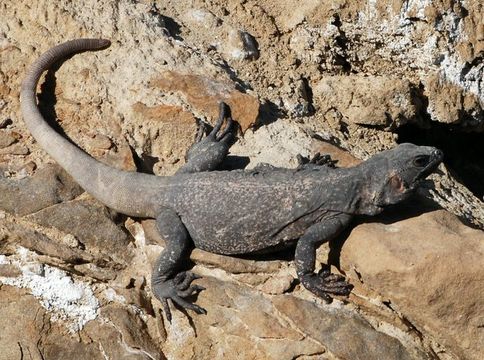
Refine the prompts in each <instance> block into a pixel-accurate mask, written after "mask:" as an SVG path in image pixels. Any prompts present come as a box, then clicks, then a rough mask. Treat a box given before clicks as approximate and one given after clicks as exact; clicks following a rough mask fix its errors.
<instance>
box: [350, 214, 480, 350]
mask: <svg viewBox="0 0 484 360" xmlns="http://www.w3.org/2000/svg"><path fill="white" fill-rule="evenodd" d="M420 207H421V206H420ZM417 214H418V213H417ZM407 217H408V218H407ZM483 244H484V233H483V232H482V231H480V230H475V229H471V228H469V227H466V226H465V225H463V224H462V223H460V222H459V221H458V220H457V218H456V217H455V216H454V215H451V214H449V213H447V212H446V211H444V210H437V211H432V212H429V213H424V214H421V215H417V216H416V213H415V210H413V212H412V211H410V212H409V210H407V211H406V212H405V211H402V208H399V210H396V211H393V212H392V213H390V214H388V215H386V216H383V217H381V218H380V219H379V220H376V221H375V222H372V223H366V224H361V225H359V226H357V227H356V228H355V229H354V230H353V231H352V232H351V235H350V236H349V238H348V239H347V240H346V241H345V243H344V245H343V248H342V252H341V265H342V267H343V268H344V269H348V270H349V269H352V272H353V273H357V274H358V278H359V279H360V280H361V282H363V284H364V285H365V286H366V287H369V288H371V289H374V290H376V291H377V292H378V293H380V294H382V296H383V297H384V298H385V299H387V300H386V301H387V302H388V303H389V304H391V307H392V308H393V309H395V310H397V311H398V312H399V313H401V314H402V316H404V317H405V318H406V319H407V321H409V322H410V323H411V324H412V325H413V326H414V327H415V328H416V329H418V330H419V331H421V332H426V333H429V334H430V335H431V336H432V337H433V338H434V339H436V340H437V341H438V342H439V343H441V344H442V345H443V346H445V348H446V349H447V351H448V353H450V354H454V356H456V357H457V358H467V359H476V360H477V359H480V358H481V355H482V353H483V350H484V348H483V344H484V337H483V336H484V334H483V333H482V331H481V329H480V328H481V327H482V322H483V320H484V318H483V314H484V301H483V298H482V296H481V295H482V293H484V273H483V272H482V269H483V267H484V260H483V259H484V256H483V255H484V245H483ZM365 249H370V250H365ZM353 281H355V282H356V281H358V280H357V279H356V278H354V279H353ZM443 329H445V331H443ZM471 339H472V340H471Z"/></svg>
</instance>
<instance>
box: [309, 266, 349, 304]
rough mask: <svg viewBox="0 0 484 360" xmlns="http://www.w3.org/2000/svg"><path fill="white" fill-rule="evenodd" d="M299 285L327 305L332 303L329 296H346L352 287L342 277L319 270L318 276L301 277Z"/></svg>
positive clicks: (312, 274)
mask: <svg viewBox="0 0 484 360" xmlns="http://www.w3.org/2000/svg"><path fill="white" fill-rule="evenodd" d="M301 283H302V284H303V285H304V287H305V288H306V289H308V290H309V291H311V292H312V293H314V294H316V295H318V296H319V297H321V298H322V299H324V301H326V302H327V303H330V302H331V301H332V298H331V296H330V295H329V294H333V295H342V296H348V295H349V294H350V292H351V289H353V285H351V284H349V283H348V282H346V281H345V279H344V276H342V275H338V274H332V273H330V272H329V270H321V271H320V272H319V273H318V274H314V273H311V274H305V275H303V276H302V277H301Z"/></svg>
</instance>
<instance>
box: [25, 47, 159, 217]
mask: <svg viewBox="0 0 484 360" xmlns="http://www.w3.org/2000/svg"><path fill="white" fill-rule="evenodd" d="M110 44H111V42H110V41H109V40H105V39H76V40H71V41H67V42H65V43H63V44H60V45H57V46H55V47H53V48H51V49H49V50H48V51H46V52H45V53H44V54H42V55H41V56H40V57H39V58H38V59H37V60H36V61H35V62H34V63H33V64H32V66H31V67H30V68H29V70H28V71H27V75H26V77H25V79H24V81H23V82H22V89H21V91H20V104H21V109H22V114H23V118H24V121H25V124H26V125H27V127H28V129H29V130H30V132H31V133H32V136H33V137H34V138H35V140H37V142H38V143H39V145H40V146H41V147H42V148H43V149H44V150H45V151H47V153H48V154H49V155H50V156H51V157H52V158H53V159H54V160H55V161H57V162H58V163H59V164H60V165H61V166H62V167H63V168H64V169H65V170H66V171H67V172H68V173H69V174H70V175H71V176H72V177H73V178H74V179H75V180H76V181H77V182H78V183H79V185H81V186H82V187H83V188H84V190H86V191H87V192H88V193H90V194H91V195H92V196H94V197H95V198H97V199H98V200H100V201H101V202H103V203H104V204H106V205H107V206H109V207H111V208H113V209H115V210H117V211H119V212H122V213H124V214H127V215H133V216H153V215H152V212H153V211H152V209H149V208H148V207H149V206H148V205H147V204H146V203H143V202H142V201H139V202H138V201H137V200H136V198H134V199H133V197H135V194H133V192H135V193H136V192H138V191H143V190H146V189H142V188H143V187H145V186H146V185H149V184H150V183H152V182H153V179H151V178H153V177H154V176H150V175H146V174H139V173H131V172H126V171H122V170H118V169H115V168H112V167H109V166H107V165H105V164H103V163H101V162H99V161H97V160H96V159H94V158H92V157H91V156H90V155H88V154H87V153H85V152H84V151H83V150H81V149H79V148H78V147H76V146H75V145H73V144H72V143H70V142H69V141H68V140H67V139H65V138H64V137H63V136H61V135H60V134H58V133H57V132H56V131H55V130H54V129H53V128H51V127H50V126H49V124H48V123H47V122H46V121H45V120H44V118H43V117H42V115H41V113H40V111H39V108H38V106H37V99H36V89H37V84H38V82H39V79H40V77H41V75H42V73H43V72H44V71H46V70H48V69H49V68H50V67H51V66H52V65H53V64H55V63H56V62H58V61H60V60H62V59H64V58H66V57H67V56H70V55H73V54H76V53H79V52H82V51H86V50H100V49H104V48H106V47H108V46H109V45H110ZM136 184H138V185H139V186H138V187H136V186H135V185H136Z"/></svg>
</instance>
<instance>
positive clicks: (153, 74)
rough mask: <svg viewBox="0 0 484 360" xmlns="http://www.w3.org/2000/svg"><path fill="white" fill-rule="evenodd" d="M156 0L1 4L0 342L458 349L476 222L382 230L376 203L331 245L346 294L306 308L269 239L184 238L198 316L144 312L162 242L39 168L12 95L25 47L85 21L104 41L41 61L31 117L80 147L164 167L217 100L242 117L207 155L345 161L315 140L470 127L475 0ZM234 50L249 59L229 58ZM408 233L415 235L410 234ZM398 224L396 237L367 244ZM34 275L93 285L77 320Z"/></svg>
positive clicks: (91, 346)
mask: <svg viewBox="0 0 484 360" xmlns="http://www.w3.org/2000/svg"><path fill="white" fill-rule="evenodd" d="M158 6H159V8H157V7H156V6H153V5H152V4H151V3H150V2H148V1H135V2H133V1H129V0H120V1H117V2H112V1H108V0H101V1H93V0H79V1H70V2H69V1H64V2H49V3H48V2H46V1H40V2H32V1H27V0H18V1H16V2H14V3H12V4H11V5H0V7H1V9H2V11H1V13H2V15H3V17H2V19H3V22H2V23H1V24H0V63H1V64H2V66H1V68H2V69H1V71H0V111H1V119H0V129H1V131H0V138H2V139H0V141H4V143H3V144H8V145H6V146H5V147H3V148H2V149H0V169H1V174H2V175H1V176H0V209H3V210H5V211H6V212H4V211H0V276H2V280H1V282H0V326H2V327H1V328H2V334H1V336H0V358H2V357H3V356H5V357H6V358H8V359H10V358H20V357H22V356H24V357H25V356H26V355H25V354H28V356H30V357H32V358H34V359H35V358H37V359H42V358H44V359H57V358H59V359H66V358H68V359H69V358H76V359H105V358H106V357H108V358H115V359H117V358H130V359H148V358H151V359H162V358H175V359H189V358H191V359H194V358H202V359H203V358H219V357H227V358H229V357H231V356H233V354H239V355H240V357H242V358H253V359H286V358H289V359H292V358H300V359H304V358H305V359H310V358H316V359H325V358H327V359H335V358H359V357H365V358H383V359H386V358H391V357H394V358H415V359H439V360H456V359H460V358H463V359H473V358H476V354H478V352H479V350H480V349H478V348H477V347H478V345H479V342H480V343H482V342H483V341H482V339H481V337H480V336H481V335H480V333H479V330H478V329H480V327H482V326H481V325H482V321H481V320H476V319H478V311H480V312H481V313H482V306H481V300H480V299H481V298H482V296H481V295H480V294H478V292H479V291H481V292H482V289H481V286H480V283H478V282H477V281H475V282H474V283H473V284H474V286H473V287H471V286H470V285H469V282H470V281H471V280H472V281H474V280H475V279H477V280H481V278H482V270H480V269H482V266H481V268H480V269H479V268H478V267H477V266H478V265H481V263H480V262H479V261H480V259H479V258H478V255H479V254H480V251H481V250H480V249H479V248H478V247H477V246H475V241H476V240H475V239H476V238H477V235H475V234H477V232H476V231H475V230H472V231H471V232H469V233H468V232H467V231H468V230H467V229H466V228H464V227H461V225H460V224H459V225H457V224H454V223H453V222H452V221H450V220H448V219H447V218H446V217H444V216H442V219H443V220H442V219H440V220H438V221H437V220H435V219H433V220H432V219H430V220H429V216H428V214H425V215H419V213H418V212H417V214H415V213H412V216H417V217H416V218H415V219H413V218H412V219H406V220H404V221H403V220H402V221H401V222H403V223H404V224H407V222H410V225H411V227H412V228H411V229H407V225H405V228H403V227H402V229H401V230H398V229H397V230H398V231H395V228H394V226H395V225H394V224H391V225H390V224H386V225H382V227H383V228H384V229H385V230H381V228H380V226H379V225H377V224H378V222H380V221H385V218H384V217H381V218H378V219H376V220H375V222H371V223H368V224H366V225H360V226H358V227H356V229H355V230H354V234H356V235H358V234H360V235H361V236H363V235H364V236H363V237H368V239H367V240H366V243H367V244H371V248H370V249H371V251H366V250H365V245H364V244H360V243H359V241H358V240H359V239H358V238H356V235H352V236H351V237H350V240H348V242H347V243H346V244H345V245H344V246H343V248H342V257H341V259H340V260H341V261H340V262H341V267H342V270H346V273H347V274H348V275H350V277H351V281H352V282H353V283H354V284H355V291H354V294H353V295H352V296H350V298H349V299H348V300H347V303H343V302H342V301H339V300H335V301H334V302H333V304H331V305H322V304H321V301H319V300H318V299H316V298H315V297H314V296H313V295H312V294H310V293H309V292H308V291H306V290H305V289H304V288H302V287H301V286H300V284H298V281H297V280H295V269H294V263H293V261H292V254H291V252H290V251H289V252H287V253H284V254H281V258H279V257H278V255H277V256H275V257H271V258H270V260H269V261H265V260H267V257H255V258H243V259H240V258H229V257H225V256H219V255H215V254H208V253H205V252H203V251H200V250H196V251H194V252H193V254H192V258H191V259H192V261H194V262H195V263H196V265H195V268H194V272H196V273H198V274H201V275H203V276H204V277H205V278H203V279H198V280H196V282H197V283H200V284H203V285H205V286H206V287H207V290H205V291H202V292H201V293H200V294H199V295H198V297H197V296H195V297H196V302H197V303H198V304H200V305H202V306H204V307H206V308H207V310H208V314H207V316H197V315H195V314H193V313H192V312H191V311H188V312H186V313H183V312H180V311H174V312H173V313H174V319H173V322H172V324H169V323H167V322H164V321H163V316H160V315H159V311H158V310H159V309H158V307H159V306H160V305H159V302H158V301H157V300H156V299H154V298H153V297H152V294H151V291H150V285H149V276H150V272H151V269H150V268H151V264H152V263H153V261H154V258H155V257H156V256H157V255H158V254H159V251H160V250H161V246H160V245H162V244H163V242H162V239H159V238H157V237H156V235H157V234H156V233H155V232H154V231H153V221H151V225H149V226H151V230H148V228H147V224H148V223H150V221H143V222H142V224H141V223H140V222H139V220H138V219H130V218H125V217H116V218H115V217H114V215H113V214H111V213H109V212H107V211H106V209H105V208H104V207H102V206H100V205H99V204H98V203H96V202H94V201H92V200H89V198H88V197H87V195H86V196H83V197H81V198H79V199H76V198H77V197H78V196H79V195H80V194H81V193H82V189H80V188H79V187H78V185H77V184H75V182H74V181H73V180H72V179H70V178H69V177H68V176H67V175H66V174H65V173H63V172H61V171H60V170H58V168H56V167H54V166H52V165H47V166H46V164H48V163H49V162H52V159H50V158H49V157H48V155H47V154H46V153H45V151H44V150H42V149H40V148H39V147H38V145H37V144H36V143H35V141H33V140H32V138H31V137H30V136H29V132H28V130H27V129H26V127H25V125H24V123H23V121H22V115H21V112H20V106H19V91H20V85H21V81H22V79H23V76H24V74H25V71H26V68H27V66H28V64H31V63H32V61H33V60H34V59H36V58H37V57H38V56H39V55H40V54H41V53H42V52H43V51H45V50H47V49H48V48H50V47H51V46H53V45H55V44H58V43H61V42H62V41H65V39H66V38H75V37H78V36H80V35H79V34H82V36H92V37H95V36H96V37H97V36H99V37H106V38H109V39H111V40H112V45H111V47H110V48H109V49H106V50H103V51H99V52H86V53H83V54H80V55H76V56H73V57H72V58H70V59H68V60H66V61H65V62H63V63H62V64H61V66H60V67H59V68H58V69H56V70H55V71H51V72H50V73H49V75H47V76H46V77H43V79H42V81H41V82H42V84H39V90H38V94H37V98H38V101H39V105H40V107H41V111H42V113H43V114H44V116H45V117H46V118H47V120H48V121H49V122H51V123H54V122H57V123H58V125H59V127H60V128H62V132H63V133H65V134H66V136H67V137H68V138H69V139H71V140H72V141H73V142H74V143H76V144H78V145H79V146H80V147H81V148H82V149H85V150H86V151H87V152H88V153H90V154H91V155H93V156H94V157H96V158H97V159H99V160H101V161H103V162H105V163H107V164H110V165H111V166H115V167H117V168H120V169H125V170H130V171H133V170H139V171H143V172H146V173H154V174H157V175H170V174H173V173H174V172H175V171H176V170H177V168H178V167H179V166H181V165H182V164H183V163H184V155H185V151H186V149H187V148H188V147H189V146H190V145H191V142H192V140H193V136H194V134H195V132H196V128H197V122H198V121H204V122H210V123H211V124H213V123H214V121H215V119H216V117H217V115H218V106H217V102H218V101H219V100H224V101H227V102H228V103H229V105H231V107H232V112H233V117H234V119H236V120H238V121H239V122H240V123H241V125H242V130H243V131H244V137H243V138H241V139H239V141H238V142H237V143H236V144H235V145H234V147H233V148H232V154H231V156H232V158H231V159H229V160H230V161H231V163H230V164H224V168H230V169H232V168H235V167H240V166H245V165H247V164H248V167H249V168H251V167H254V166H256V165H257V164H260V163H269V164H272V165H274V166H284V167H295V166H297V161H296V156H297V154H298V153H300V154H302V155H304V156H309V155H310V154H314V153H315V152H316V151H320V152H323V153H330V154H331V155H332V156H333V157H334V158H335V159H338V160H339V163H338V165H340V166H347V165H353V164H356V163H357V160H355V159H352V158H351V157H350V156H348V154H347V153H342V152H341V151H340V150H339V149H335V148H334V147H331V146H328V145H326V144H323V143H321V140H325V141H328V142H330V143H331V144H334V145H336V146H338V147H339V148H342V149H347V150H348V151H350V152H351V154H353V155H354V156H357V157H358V158H359V159H365V158H367V157H369V156H371V155H372V154H374V153H376V152H378V151H381V150H384V149H387V148H389V147H392V146H394V145H395V144H396V143H397V141H398V134H397V133H398V132H399V130H400V129H399V128H398V127H399V126H401V125H402V124H405V123H406V122H410V121H411V122H415V123H416V124H418V125H426V126H430V129H432V127H433V126H434V125H435V122H439V124H438V126H439V127H442V128H444V129H446V130H449V131H450V129H451V128H452V129H453V128H454V127H459V128H463V129H466V130H468V131H473V132H477V131H481V130H482V128H483V125H482V124H483V117H482V108H483V106H482V105H483V95H482V89H483V86H482V79H483V76H482V72H483V69H484V68H483V66H482V55H481V53H482V50H483V46H484V45H483V42H482V26H481V23H482V19H481V18H482V9H481V7H480V6H481V5H480V3H479V2H476V1H465V2H462V1H454V2H428V1H427V2H422V1H420V2H419V1H416V2H415V1H414V2H402V1H388V0H376V1H371V2H348V1H346V2H341V1H336V2H321V1H315V0H305V1H302V2H301V1H300V2H297V1H294V0H281V1H275V0H264V1H259V2H257V1H229V2H226V3H223V4H222V2H220V1H206V0H197V1H195V2H190V4H188V3H184V2H180V1H173V0H167V1H164V2H163V4H162V5H160V4H158ZM39 14H41V16H39ZM254 19H257V21H254ZM247 34H250V35H251V36H252V37H253V38H251V37H249V36H248V35H247ZM255 39H256V41H255ZM234 50H235V55H237V56H236V57H238V56H239V55H240V56H241V57H252V58H253V59H251V60H250V61H247V60H249V59H247V60H243V61H240V60H239V59H236V58H234V57H233V56H232V55H231V54H232V53H233V51H234ZM328 90H329V91H330V92H328ZM350 95H351V96H352V97H353V100H351V99H350ZM424 120H425V121H424ZM424 122H425V124H424ZM416 131H417V130H416ZM5 134H8V135H5ZM12 134H13V136H15V137H16V140H15V141H14V142H12V139H11V138H10V136H11V135H12ZM15 134H18V138H17V135H15ZM93 136H95V137H94V138H93ZM5 138H6V141H5ZM408 140H412V139H411V138H409V139H408ZM29 164H30V165H29ZM32 164H35V165H32ZM23 167H24V168H23ZM36 167H38V170H36V169H35V168H36ZM22 168H23V169H22ZM53 169H54V170H53ZM32 173H33V175H32V176H30V175H31V174H32ZM442 173H443V174H444V175H440V178H439V175H437V177H435V178H434V182H435V184H436V185H435V187H436V190H435V189H433V188H432V187H426V188H424V189H423V190H422V192H423V193H426V194H427V196H428V195H429V194H432V193H433V195H432V196H434V198H435V199H437V200H438V201H439V202H440V203H441V204H442V206H445V207H446V208H447V209H450V210H451V211H453V212H455V213H458V214H460V215H461V216H463V217H466V218H468V219H469V221H472V223H473V224H475V225H476V226H481V227H482V226H483V225H482V224H483V223H484V214H483V213H482V208H483V207H482V201H480V200H479V199H476V197H474V196H473V195H472V194H471V193H470V192H469V191H466V190H467V189H465V188H464V187H463V186H462V185H461V184H459V183H458V182H457V181H456V180H455V179H454V178H452V177H451V176H449V175H448V174H447V175H446V170H445V169H444V168H443V169H442ZM73 199H76V200H73ZM419 206H420V205H419ZM399 209H400V208H399ZM398 211H399V212H400V213H402V214H403V210H402V209H400V210H398ZM28 214H32V215H31V216H28V217H26V215H28ZM431 214H433V213H431ZM417 220H418V221H417ZM412 221H416V222H415V223H414V222H412ZM439 221H440V222H442V224H443V225H441V226H437V225H436V224H439ZM401 222H398V223H397V224H400V223H401ZM122 223H124V226H125V228H126V229H127V230H128V231H129V232H131V234H132V235H133V238H131V237H129V236H128V235H127V233H126V232H125V231H124V229H123V228H122V226H121V224H122ZM365 226H366V227H365ZM398 226H400V225H398ZM402 226H403V225H402ZM362 229H368V231H369V233H368V234H366V233H365V234H361V231H363V230H362ZM389 229H390V230H389ZM365 231H366V230H365ZM429 231H432V234H433V235H432V236H431V238H430V239H428V237H425V238H423V236H424V235H425V234H427V232H429ZM403 233H405V234H410V235H411V236H412V238H409V239H406V238H405V239H401V241H398V243H397V245H398V246H395V244H389V243H388V241H389V240H391V239H393V238H394V237H397V235H398V234H403ZM383 235H385V236H383ZM466 236H468V237H469V239H466V238H465V237H466ZM379 237H381V238H382V239H379V242H377V241H375V239H378V238H379ZM397 238H398V237H397ZM398 239H399V238H398ZM361 240H364V239H361ZM437 240H438V242H436V241H437ZM473 241H474V242H473ZM481 242H482V241H481ZM352 244H355V245H352ZM405 244H408V245H409V246H411V248H404V246H405ZM462 244H463V245H462ZM459 245H462V246H459ZM383 246H387V247H385V248H382V247H383ZM392 246H393V247H392ZM430 246H431V247H430ZM472 246H475V247H472ZM466 248H467V249H474V253H470V254H467V253H465V249H466ZM476 249H477V250H476ZM469 251H470V250H469ZM326 253H327V247H323V248H322V249H321V250H320V251H318V254H319V255H318V256H319V258H318V259H319V260H321V261H326V256H325V255H324V254H326ZM329 253H330V257H331V258H333V257H334V256H335V254H336V253H337V251H336V252H335V251H334V249H333V248H331V249H330V251H329ZM437 256H440V257H439V258H437ZM481 257H482V255H481ZM409 258H411V259H410V260H409ZM442 259H444V260H445V261H442ZM411 264H413V265H411ZM352 267H355V268H356V270H357V271H358V273H357V272H356V271H352ZM59 269H62V270H64V271H67V272H68V273H64V272H61V271H60V270H59ZM417 270H419V271H420V272H419V273H418V274H417V273H414V271H417ZM26 274H27V275H28V276H30V277H31V278H34V277H35V279H37V280H39V279H40V280H39V281H41V284H42V286H44V287H40V288H38V289H41V291H40V293H36V296H39V299H38V300H37V299H34V298H33V297H32V296H30V295H29V293H28V292H27V291H24V290H18V289H14V288H13V287H11V286H9V285H7V283H6V282H8V281H9V280H8V279H11V278H18V279H17V282H16V285H15V286H17V287H20V286H23V283H22V281H27V280H28V278H27V276H26ZM46 274H47V275H49V276H46ZM56 274H57V275H56ZM358 274H360V277H361V279H362V280H363V283H360V282H358ZM54 275H55V276H54ZM52 276H54V277H52ZM6 278H8V279H6ZM53 279H56V281H60V280H62V281H65V283H62V282H61V283H62V284H66V286H67V285H72V284H83V286H82V287H81V288H82V289H83V292H85V293H88V294H91V295H93V296H94V297H95V298H96V299H97V300H96V301H97V302H98V303H97V305H96V306H97V307H94V308H92V307H91V308H88V310H89V311H90V313H89V314H90V316H91V315H92V316H93V319H91V320H90V321H89V322H87V323H86V322H85V321H84V320H85V319H86V318H82V319H81V320H82V321H81V322H79V318H76V317H75V315H76V314H79V311H80V310H82V309H79V307H76V306H74V305H75V304H74V303H75V301H73V302H72V303H71V304H68V305H73V306H72V307H68V308H67V309H68V310H65V309H64V310H63V311H64V312H59V311H58V310H59V309H58V308H56V307H55V306H52V304H53V302H52V300H54V298H50V299H48V300H49V301H47V302H46V299H47V298H46V297H45V296H44V297H42V296H43V295H55V296H57V295H58V296H60V297H61V298H62V299H64V300H69V299H68V298H67V299H66V298H65V297H62V295H63V293H65V292H63V291H62V290H64V289H63V288H62V287H60V290H61V291H59V292H58V293H52V292H51V291H50V290H51V287H50V286H51V285H53V281H51V280H53ZM481 282H482V281H481ZM57 284H58V282H57ZM58 289H59V287H58ZM32 291H33V290H32ZM282 294H284V295H282ZM64 295H65V294H64ZM74 295H76V294H74ZM459 295H461V296H459ZM73 299H74V300H76V299H77V297H76V296H74V298H73ZM91 299H93V298H91ZM304 299H306V300H304ZM190 300H192V299H190ZM194 300H195V299H194ZM12 304H14V305H15V306H13V305H12ZM472 304H474V307H472ZM44 306H45V308H47V309H48V310H45V308H44ZM93 309H94V310H93ZM81 313H82V311H81ZM476 314H477V315H476ZM34 315H35V316H34ZM60 315H62V316H64V317H62V316H60ZM68 315H69V316H68ZM459 315H463V316H462V317H459ZM466 322H467V323H466ZM80 324H81V325H82V326H80ZM69 331H73V334H72V335H71V333H69ZM481 352H482V351H481Z"/></svg>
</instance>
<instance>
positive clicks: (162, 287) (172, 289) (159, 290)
mask: <svg viewBox="0 0 484 360" xmlns="http://www.w3.org/2000/svg"><path fill="white" fill-rule="evenodd" d="M198 278H200V276H199V275H196V274H193V273H191V272H188V271H183V272H180V273H178V274H176V275H175V277H174V278H172V279H168V280H164V281H159V280H157V279H153V280H152V285H151V286H152V291H153V293H154V294H155V296H156V298H157V299H158V300H160V301H161V305H162V307H163V311H164V312H165V315H166V318H167V320H168V321H169V322H171V319H172V314H171V310H170V307H169V305H168V299H170V300H171V301H172V302H174V303H176V304H177V305H179V306H181V307H182V308H185V309H189V310H192V311H194V312H196V313H197V314H206V313H207V311H206V310H205V309H204V308H202V307H200V306H198V305H195V304H192V303H190V302H188V301H187V300H185V298H186V297H188V296H191V295H193V294H196V293H199V292H200V291H202V290H205V288H204V287H203V286H200V285H191V282H192V281H193V280H195V279H198Z"/></svg>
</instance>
